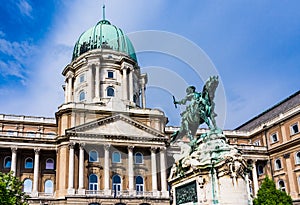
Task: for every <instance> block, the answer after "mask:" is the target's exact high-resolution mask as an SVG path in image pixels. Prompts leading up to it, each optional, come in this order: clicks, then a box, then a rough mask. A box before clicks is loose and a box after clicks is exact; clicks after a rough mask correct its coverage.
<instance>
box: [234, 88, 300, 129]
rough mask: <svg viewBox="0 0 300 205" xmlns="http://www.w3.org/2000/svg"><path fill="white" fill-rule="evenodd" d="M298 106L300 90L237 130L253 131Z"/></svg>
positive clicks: (299, 103)
mask: <svg viewBox="0 0 300 205" xmlns="http://www.w3.org/2000/svg"><path fill="white" fill-rule="evenodd" d="M298 105H300V90H299V91H297V92H296V93H294V94H292V95H291V96H289V97H288V98H286V99H284V100H283V101H281V102H279V103H277V104H276V105H274V106H273V107H271V108H269V109H267V110H266V111H264V112H263V113H261V114H259V115H257V116H256V117H254V118H252V119H251V120H249V121H248V122H245V123H244V124H242V125H240V126H239V127H237V128H236V129H235V130H242V131H251V130H253V129H255V128H256V127H258V126H260V125H261V124H263V123H265V122H267V121H269V120H271V119H273V118H275V117H278V116H279V115H280V114H281V113H285V112H287V111H288V110H290V109H292V108H294V107H296V106H298Z"/></svg>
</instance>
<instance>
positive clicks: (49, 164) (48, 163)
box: [46, 158, 54, 169]
mask: <svg viewBox="0 0 300 205" xmlns="http://www.w3.org/2000/svg"><path fill="white" fill-rule="evenodd" d="M46 169H54V160H53V159H51V158H49V159H47V160H46Z"/></svg>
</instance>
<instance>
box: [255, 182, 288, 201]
mask: <svg viewBox="0 0 300 205" xmlns="http://www.w3.org/2000/svg"><path fill="white" fill-rule="evenodd" d="M292 204H293V201H292V198H291V196H290V195H288V194H287V193H286V192H284V191H281V190H278V189H276V186H275V182H274V181H273V180H271V179H269V178H268V177H266V178H265V179H264V181H263V183H262V184H261V187H260V189H259V190H258V192H257V198H255V199H254V200H253V205H292Z"/></svg>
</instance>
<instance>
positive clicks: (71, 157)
mask: <svg viewBox="0 0 300 205" xmlns="http://www.w3.org/2000/svg"><path fill="white" fill-rule="evenodd" d="M74 146H75V143H74V142H71V143H70V144H69V181H68V182H69V183H68V194H70V195H71V194H75V190H74Z"/></svg>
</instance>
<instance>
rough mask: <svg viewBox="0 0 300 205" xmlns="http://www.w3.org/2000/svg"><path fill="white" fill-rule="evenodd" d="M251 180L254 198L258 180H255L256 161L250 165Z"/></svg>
mask: <svg viewBox="0 0 300 205" xmlns="http://www.w3.org/2000/svg"><path fill="white" fill-rule="evenodd" d="M252 180H253V187H254V190H253V194H254V196H256V194H257V191H258V189H259V187H258V179H257V168H256V160H253V163H252Z"/></svg>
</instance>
